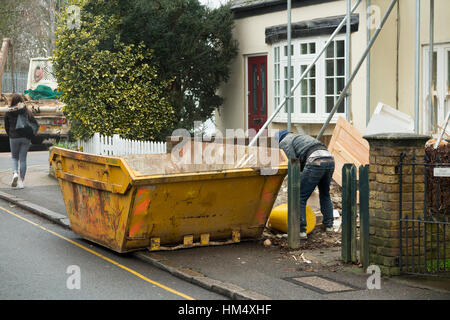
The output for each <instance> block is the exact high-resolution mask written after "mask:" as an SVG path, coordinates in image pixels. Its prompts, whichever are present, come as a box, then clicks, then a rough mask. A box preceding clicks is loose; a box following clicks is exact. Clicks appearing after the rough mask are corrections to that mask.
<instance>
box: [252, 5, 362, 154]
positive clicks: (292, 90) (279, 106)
mask: <svg viewBox="0 0 450 320" xmlns="http://www.w3.org/2000/svg"><path fill="white" fill-rule="evenodd" d="M361 1H362V0H358V1H357V2H356V3H355V5H354V6H353V8H352V13H353V12H354V11H355V10H356V8H358V6H359V4H360V3H361ZM345 22H346V18H344V19H342V21H341V23H340V24H339V25H338V27H337V28H336V30H334V32H333V34H332V35H331V36H330V38H329V39H328V40H327V42H326V43H325V45H324V47H323V48H322V50H320V52H319V53H318V54H317V55H316V57H315V58H314V60H313V61H312V62H311V64H310V65H309V66H308V67H307V68H306V70H305V71H304V72H303V74H302V75H301V76H300V79H299V80H298V81H297V82H296V83H295V85H294V87H293V88H292V89H291V93H292V92H295V90H296V89H297V87H298V86H299V85H300V83H301V82H302V81H303V79H304V78H305V77H306V75H307V74H308V73H309V72H310V71H311V69H312V67H313V66H314V65H315V64H316V62H317V61H318V60H319V58H320V57H321V56H322V54H323V53H324V52H325V51H326V50H327V48H328V46H329V45H330V43H331V42H332V41H333V39H334V38H335V37H336V35H337V34H338V33H339V31H341V29H342V27H343V26H344V25H345ZM285 103H286V98H284V99H283V100H282V101H281V103H280V104H279V105H278V106H277V107H276V108H275V111H274V112H273V113H272V115H271V116H270V117H269V119H267V121H266V123H264V125H263V126H262V127H261V129H260V130H259V131H258V133H257V134H256V135H255V136H254V137H253V139H252V140H251V141H250V143H249V144H248V145H249V146H253V145H254V144H255V143H256V141H258V138H259V137H260V135H261V134H262V133H263V132H264V130H265V129H266V128H267V127H268V126H269V124H270V123H271V122H272V121H273V119H274V118H275V116H276V115H277V114H278V112H280V110H281V108H283V106H284V104H285Z"/></svg>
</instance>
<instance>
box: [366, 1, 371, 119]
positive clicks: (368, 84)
mask: <svg viewBox="0 0 450 320" xmlns="http://www.w3.org/2000/svg"><path fill="white" fill-rule="evenodd" d="M370 5H371V1H370V0H366V14H367V15H366V23H367V26H366V27H367V30H366V35H367V45H368V44H369V42H370V36H371V34H370V25H369V21H370V11H369V8H370ZM369 120H370V52H369V53H368V54H367V60H366V126H367V125H368V124H369Z"/></svg>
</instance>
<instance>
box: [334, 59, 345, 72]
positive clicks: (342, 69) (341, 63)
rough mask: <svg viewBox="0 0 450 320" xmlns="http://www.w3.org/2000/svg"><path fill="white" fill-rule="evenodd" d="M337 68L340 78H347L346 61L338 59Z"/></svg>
mask: <svg viewBox="0 0 450 320" xmlns="http://www.w3.org/2000/svg"><path fill="white" fill-rule="evenodd" d="M336 68H337V74H336V75H338V76H345V60H344V59H337V60H336Z"/></svg>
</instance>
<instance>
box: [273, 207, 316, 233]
mask: <svg viewBox="0 0 450 320" xmlns="http://www.w3.org/2000/svg"><path fill="white" fill-rule="evenodd" d="M267 226H268V227H269V228H270V229H275V230H278V231H282V232H285V233H287V232H288V208H287V203H284V204H280V205H279V206H277V207H275V208H273V209H272V212H271V213H270V216H269V220H268V222H267ZM315 227H316V214H315V213H314V211H313V210H312V209H311V208H310V207H309V206H308V205H307V206H306V233H308V234H309V233H310V232H311V231H313V230H314V228H315Z"/></svg>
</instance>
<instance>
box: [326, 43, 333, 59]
mask: <svg viewBox="0 0 450 320" xmlns="http://www.w3.org/2000/svg"><path fill="white" fill-rule="evenodd" d="M333 57H334V42H332V43H330V45H329V46H328V48H327V58H333Z"/></svg>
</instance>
